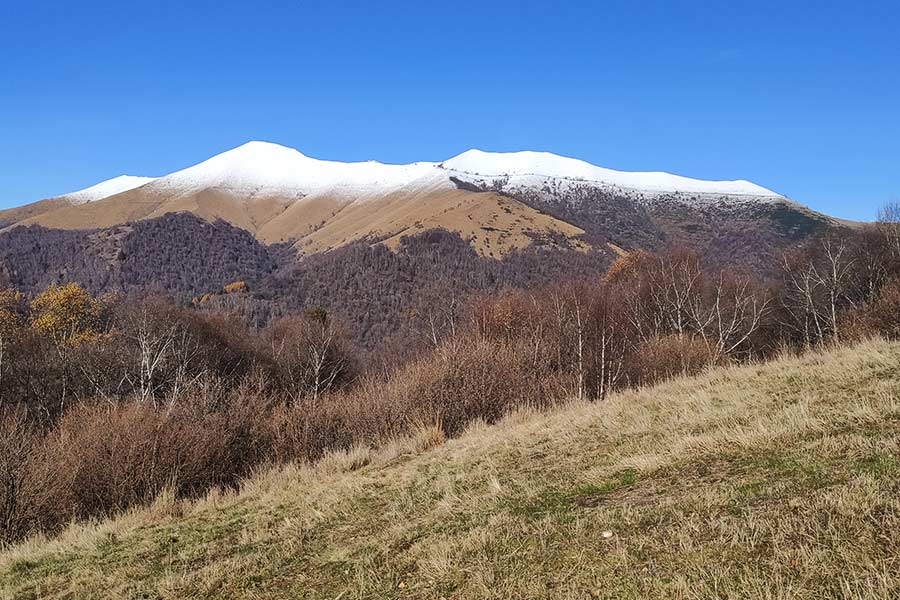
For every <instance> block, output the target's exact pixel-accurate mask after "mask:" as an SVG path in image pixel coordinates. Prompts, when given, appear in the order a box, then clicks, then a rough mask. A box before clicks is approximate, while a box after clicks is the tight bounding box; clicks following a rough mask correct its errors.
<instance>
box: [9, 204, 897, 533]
mask: <svg viewBox="0 0 900 600" xmlns="http://www.w3.org/2000/svg"><path fill="white" fill-rule="evenodd" d="M898 214H900V213H898V211H896V210H893V209H889V210H886V211H885V212H884V215H883V218H882V220H881V221H880V222H878V223H875V224H872V225H867V226H861V227H858V228H854V229H849V228H848V229H842V230H837V231H835V230H832V231H825V232H823V234H822V235H820V236H817V237H813V238H811V239H809V240H807V241H806V242H805V243H803V244H802V245H799V246H797V247H795V248H791V249H789V250H786V251H785V252H783V253H782V254H781V255H780V256H779V257H778V258H777V260H776V261H775V262H773V264H772V265H770V268H769V269H766V270H765V271H763V273H765V276H761V275H759V274H758V273H757V272H754V271H751V270H748V269H746V268H740V267H737V266H733V265H726V266H722V265H720V264H718V262H717V261H710V260H708V259H707V258H705V257H704V255H703V253H701V252H698V251H696V250H695V249H692V248H690V247H687V246H680V245H675V246H669V247H665V248H660V249H657V250H656V251H654V252H651V251H647V250H634V251H631V252H629V253H626V254H623V255H622V256H619V257H618V258H616V259H615V260H614V261H612V262H610V261H603V262H601V261H600V260H599V259H597V260H591V257H590V255H584V254H577V255H571V257H569V258H564V257H562V255H558V256H556V257H554V256H552V255H543V254H540V253H539V252H537V251H535V253H534V254H528V253H522V254H521V255H517V256H515V257H512V258H510V259H509V261H508V262H507V261H493V262H490V263H487V262H482V261H483V259H479V258H478V257H477V256H473V254H472V253H471V250H469V249H468V246H467V245H466V244H465V243H464V242H463V241H462V240H459V239H458V237H455V236H453V235H451V234H448V233H446V232H431V233H428V234H425V235H422V236H417V237H416V238H410V239H408V240H405V241H404V244H403V246H402V248H401V250H400V252H398V253H392V252H390V251H388V250H386V249H383V248H381V247H380V246H374V247H373V246H369V245H359V246H354V247H348V248H345V249H343V250H342V251H340V252H334V253H330V254H327V255H322V256H321V257H318V258H317V260H318V261H319V263H317V264H316V267H315V268H314V269H310V270H309V271H303V269H304V267H303V265H302V264H301V265H300V266H298V267H296V268H297V269H300V270H301V273H300V274H299V275H297V274H295V275H288V274H285V273H284V272H281V273H279V272H278V271H279V268H282V267H278V266H277V265H276V263H275V262H274V261H273V260H272V256H271V254H267V253H261V254H259V256H258V257H257V258H256V259H251V260H249V261H247V260H246V259H245V262H241V261H240V260H238V261H237V262H232V260H231V257H229V256H228V255H225V256H221V257H219V258H215V259H214V258H213V256H212V255H210V256H207V257H205V258H198V259H197V261H196V262H195V263H192V264H195V265H196V268H197V269H199V270H204V269H208V270H209V272H218V271H222V273H220V274H222V275H226V276H227V277H226V279H232V278H234V279H238V278H239V277H240V276H242V275H244V274H245V271H242V269H246V270H247V271H253V272H258V273H272V274H273V275H272V277H271V279H269V280H268V282H267V283H265V285H264V284H263V283H261V281H262V280H259V281H255V282H250V283H248V282H246V281H243V280H240V279H238V280H237V281H235V282H233V283H231V284H229V285H226V286H221V287H218V288H216V289H212V288H213V286H212V285H209V287H206V282H203V286H198V288H200V289H197V290H196V291H197V293H198V294H200V295H199V296H195V297H194V298H192V300H194V301H193V302H192V301H187V302H186V301H184V300H183V299H181V298H178V297H175V298H172V297H171V296H170V295H165V294H152V293H148V292H144V293H141V294H138V293H136V292H134V290H131V291H128V290H125V291H122V292H118V293H115V292H113V291H110V290H104V289H103V288H102V286H101V287H100V288H95V289H91V288H90V287H88V286H85V285H79V284H78V283H74V282H71V281H69V282H67V281H62V280H59V279H57V280H54V281H50V282H47V285H46V286H45V287H44V288H43V289H37V288H39V287H40V284H39V283H38V282H35V283H34V284H33V285H34V287H30V288H25V289H16V288H15V287H14V286H6V287H5V289H3V291H0V526H2V539H3V540H4V542H7V543H8V542H11V541H14V540H17V539H20V538H22V537H23V536H26V535H28V534H30V533H33V532H37V531H53V530H56V529H58V528H60V527H62V526H63V525H65V524H66V523H68V522H69V521H71V520H72V519H81V518H89V517H97V516H102V515H106V514H110V513H112V512H115V511H119V510H123V509H126V508H128V507H130V506H134V505H137V504H142V503H146V502H149V501H151V500H152V499H153V498H154V497H155V496H156V495H158V494H159V493H161V492H162V491H164V490H169V491H171V492H173V493H174V494H176V495H177V496H194V495H198V494H202V493H205V491H207V490H209V489H210V488H213V487H217V486H218V487H222V486H225V487H228V486H235V485H237V484H238V482H239V481H240V480H241V478H243V477H245V476H246V475H247V474H248V473H250V472H251V471H252V470H253V469H256V468H259V467H260V466H261V465H265V464H271V463H278V462H284V461H291V460H303V461H312V460H316V459H317V458H318V457H320V456H322V454H323V453H325V452H327V451H329V450H332V449H346V448H350V447H353V446H354V445H358V444H377V443H380V442H383V441H385V440H389V439H392V438H394V437H396V436H398V435H402V434H404V433H405V432H408V431H410V430H411V429H414V428H420V427H431V428H433V429H434V431H436V432H439V433H440V435H442V436H452V435H456V434H457V433H459V432H460V431H462V430H463V429H464V428H465V427H466V426H467V424H469V423H470V422H472V421H473V420H482V421H485V422H492V421H494V420H496V419H498V418H500V417H501V416H502V415H503V414H505V413H506V412H508V411H509V410H511V409H513V408H515V407H518V406H530V407H536V408H542V407H547V406H550V405H553V404H554V403H558V402H563V401H568V400H572V399H580V400H582V401H596V402H602V401H603V400H604V398H606V396H607V395H608V394H609V393H611V392H613V391H615V390H617V389H621V388H625V387H635V386H642V385H647V384H649V383H652V382H655V381H658V380H661V379H666V378H669V377H673V376H676V375H680V374H685V373H694V372H697V371H699V370H701V369H704V368H706V367H707V366H709V365H715V364H728V363H737V362H747V361H756V360H764V359H766V358H767V357H770V356H773V355H775V354H776V353H781V352H801V351H805V350H807V349H810V348H815V347H819V346H823V345H831V344H840V343H843V342H846V341H850V340H856V339H859V338H863V337H866V336H873V335H882V336H889V337H898V336H900V224H898V221H900V219H897V218H896V217H897V215H898ZM173 218H178V219H181V218H182V217H173ZM194 225H196V226H197V227H198V228H199V229H198V230H197V231H195V232H194V234H195V235H204V236H207V238H205V239H208V240H210V241H211V242H210V243H222V244H223V245H224V246H229V247H235V248H240V247H242V245H246V246H247V247H249V248H253V247H255V246H254V242H253V240H252V238H250V237H241V236H240V234H237V233H235V232H232V231H230V230H228V229H227V228H225V226H220V225H218V224H203V223H202V222H197V223H195V224H192V225H188V226H194ZM144 226H146V227H154V225H153V224H152V223H148V224H146V225H144ZM29 231H31V230H24V231H23V232H21V233H19V234H18V235H32V234H34V232H33V231H31V233H29ZM120 233H121V234H122V235H124V236H127V235H128V232H127V231H124V230H123V231H122V232H120ZM151 233H152V232H151ZM53 235H57V233H54V234H53ZM58 235H59V236H60V237H59V238H58V239H59V243H60V245H61V247H65V246H66V244H71V245H72V247H76V246H77V245H78V244H81V243H86V242H85V239H86V238H83V237H81V238H79V237H78V235H76V234H64V233H59V234H58ZM160 235H165V236H168V235H169V234H168V233H166V232H162V233H161V234H160ZM234 236H237V237H234ZM143 239H147V238H143ZM223 240H225V241H223ZM92 243H94V242H92ZM171 243H173V244H177V243H178V242H177V241H175V240H171ZM115 247H118V248H123V247H124V248H130V249H129V250H128V251H127V252H130V253H131V256H135V255H139V254H140V252H141V251H142V250H141V249H140V248H136V247H133V246H128V245H127V244H124V245H122V244H120V245H117V246H115ZM267 252H271V250H269V251H267ZM128 256H129V255H128V254H127V253H126V255H125V256H124V257H121V262H127V260H128ZM577 256H581V257H582V258H581V260H584V261H585V262H584V263H583V264H578V263H577V262H576V261H575V260H574V257H577ZM114 258H117V259H118V257H114ZM570 259H571V263H569V264H564V263H566V261H568V260H570ZM35 260H36V261H39V260H46V261H48V264H49V262H52V257H50V256H47V257H46V258H44V259H40V258H36V259H35ZM148 260H149V259H148ZM516 261H521V262H516ZM35 264H39V263H35ZM85 264H87V263H85ZM153 264H154V265H155V266H154V267H152V268H158V269H161V270H169V269H171V265H170V264H169V263H168V262H167V259H163V258H160V259H159V262H157V263H153ZM573 264H574V266H573ZM607 264H608V266H607ZM598 265H602V268H601V267H600V266H598ZM85 268H89V267H85ZM231 268H235V270H234V271H228V269H231ZM506 269H509V270H508V271H507V270H506ZM573 269H574V270H573ZM424 272H428V273H430V278H427V279H420V278H424V277H425V275H422V273H424ZM572 272H577V273H580V276H579V277H571V276H569V274H570V273H572ZM367 273H378V274H379V275H380V277H383V278H384V280H383V281H381V280H380V279H379V278H373V279H366V274H367ZM60 277H62V275H60ZM172 277H173V278H175V279H173V280H172V281H174V282H186V281H187V280H186V279H185V278H184V275H183V274H173V275H172ZM279 278H281V279H279ZM297 281H300V282H302V283H300V284H297V283H296V282H297ZM423 281H424V282H427V283H428V284H429V286H433V287H429V286H424V287H423V286H422V283H423ZM209 282H210V283H211V282H212V279H210V280H209ZM179 285H181V284H180V283H179ZM185 285H186V284H185ZM279 285H281V286H284V288H283V289H284V290H286V291H282V288H279ZM294 285H296V286H297V287H292V286H294ZM267 286H268V287H267ZM381 286H383V287H381ZM441 286H443V287H441ZM203 289H206V291H207V294H206V295H204V294H202V292H203ZM99 290H102V291H99ZM185 291H188V289H187V288H186V289H185ZM190 291H193V290H190ZM470 291H471V292H472V293H471V294H468V293H467V292H470ZM210 292H215V293H214V294H213V293H210ZM416 294H421V295H422V299H421V301H416V302H410V301H409V299H408V297H410V296H416ZM294 295H296V300H295V301H294V303H293V304H288V303H283V304H279V306H278V309H277V311H275V310H272V311H270V314H269V315H268V316H267V318H265V319H251V318H247V317H248V311H249V313H254V314H256V315H257V316H258V314H259V311H260V310H261V309H260V308H259V306H260V305H261V304H263V303H267V302H268V303H274V300H273V298H280V297H285V296H294ZM310 298H314V299H315V301H313V300H310ZM322 298H327V299H328V301H327V302H321V301H320V299H322ZM410 307H412V308H414V309H415V310H416V312H415V314H410V315H409V318H408V319H407V325H406V327H407V330H406V331H407V333H406V334H404V335H405V336H406V337H404V336H403V335H400V336H399V337H396V338H395V339H394V343H393V344H389V343H385V344H383V345H379V344H374V345H373V344H367V343H364V342H361V341H360V340H361V339H362V340H366V339H367V338H366V336H367V335H368V336H371V337H382V336H383V337H384V338H386V339H390V338H391V337H392V335H399V333H401V332H399V330H400V329H401V325H400V323H401V321H400V320H399V317H398V320H397V321H389V320H386V321H384V322H385V323H387V324H386V325H378V326H376V325H372V324H370V325H368V326H366V325H360V323H363V324H365V323H381V321H379V320H378V319H374V320H372V321H366V319H365V318H362V317H360V318H359V319H357V320H351V319H348V318H347V317H346V315H347V314H352V313H354V312H356V313H357V314H363V313H362V311H364V310H368V311H371V312H377V311H384V313H385V314H394V315H400V314H404V311H408V310H410ZM382 316H383V315H382ZM360 327H368V329H364V331H362V333H361V331H360V329H359V328H360ZM392 329H396V330H398V331H392Z"/></svg>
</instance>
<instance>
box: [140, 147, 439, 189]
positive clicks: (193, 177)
mask: <svg viewBox="0 0 900 600" xmlns="http://www.w3.org/2000/svg"><path fill="white" fill-rule="evenodd" d="M438 176H439V172H438V170H437V168H436V165H435V163H424V162H423V163H412V164H408V165H390V164H383V163H379V162H376V161H367V162H358V163H347V162H338V161H328V160H319V159H315V158H310V157H308V156H306V155H304V154H303V153H301V152H299V151H298V150H294V149H293V148H288V147H286V146H280V145H278V144H272V143H268V142H248V143H246V144H244V145H242V146H238V147H237V148H234V149H232V150H229V151H227V152H223V153H222V154H218V155H216V156H214V157H212V158H210V159H208V160H205V161H203V162H201V163H199V164H197V165H194V166H192V167H188V168H187V169H184V170H181V171H176V172H175V173H172V174H170V175H167V176H165V177H162V178H160V179H159V180H158V181H157V183H156V187H159V188H169V189H173V190H179V191H192V190H198V189H208V188H220V189H226V190H229V191H232V192H238V193H247V194H261V193H262V194H287V195H297V194H301V195H307V194H311V193H315V192H322V191H326V190H329V191H335V192H343V193H347V194H355V195H357V196H366V195H370V194H385V193H389V192H391V191H393V190H396V189H401V188H403V187H405V186H408V185H410V184H411V183H413V182H414V181H417V180H421V179H427V178H429V177H431V178H435V177H438Z"/></svg>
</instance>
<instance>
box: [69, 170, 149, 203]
mask: <svg viewBox="0 0 900 600" xmlns="http://www.w3.org/2000/svg"><path fill="white" fill-rule="evenodd" d="M155 179H156V178H155V177H136V176H134V175H120V176H118V177H113V178H112V179H107V180H106V181H101V182H100V183H98V184H96V185H92V186H91V187H87V188H84V189H83V190H78V191H77V192H71V193H68V194H65V195H63V196H59V197H60V198H65V199H66V200H68V201H69V202H71V203H72V204H86V203H88V202H95V201H97V200H101V199H103V198H107V197H109V196H115V195H116V194H121V193H122V192H127V191H128V190H133V189H134V188H138V187H141V186H142V185H146V184H148V183H150V182H151V181H154V180H155Z"/></svg>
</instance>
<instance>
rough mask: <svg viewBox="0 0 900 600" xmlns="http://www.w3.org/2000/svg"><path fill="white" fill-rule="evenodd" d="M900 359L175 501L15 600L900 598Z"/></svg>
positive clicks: (573, 416)
mask: <svg viewBox="0 0 900 600" xmlns="http://www.w3.org/2000/svg"><path fill="white" fill-rule="evenodd" d="M898 397H900V345H898V344H891V343H888V342H883V341H870V342H866V343H863V344H861V345H858V346H855V347H852V348H845V349H839V350H835V351H831V352H825V353H812V354H808V355H805V356H803V357H800V358H793V357H790V358H783V359H779V360H777V361H774V362H771V363H768V364H765V365H758V366H746V367H739V368H727V369H717V370H714V371H710V372H709V373H707V374H705V375H702V376H699V377H695V378H689V379H688V378H685V379H679V380H676V381H672V382H669V383H666V384H663V385H660V386H657V387H654V388H649V389H646V390H640V391H634V392H625V393H621V394H617V395H615V396H613V397H611V398H610V399H609V400H607V401H606V402H604V403H597V404H572V405H568V406H566V407H563V408H561V409H557V410H555V411H553V412H551V413H546V414H535V413H528V412H521V413H518V414H515V415H512V416H510V417H509V418H507V419H506V420H505V421H503V422H502V423H500V424H498V425H495V426H484V425H479V426H475V427H471V428H470V429H469V430H468V431H467V432H466V433H465V434H464V435H463V436H462V437H460V438H457V439H453V440H447V441H445V440H443V437H442V435H441V434H440V432H439V431H435V430H433V429H429V428H423V429H422V430H421V431H420V432H419V434H418V435H417V436H416V437H414V438H411V439H408V440H402V441H397V442H395V443H393V444H391V445H389V446H387V447H384V448H380V449H377V450H368V449H358V450H354V451H351V452H348V453H343V454H336V455H332V456H329V457H328V458H327V459H326V460H324V461H323V462H322V463H321V464H319V465H316V466H314V467H309V466H291V467H286V468H282V469H278V470H273V471H269V472H266V473H262V474H260V475H258V476H256V477H254V478H253V479H251V480H249V481H248V482H247V483H246V485H244V487H243V488H242V489H241V490H240V492H236V493H212V494H210V495H208V496H207V497H206V498H203V499H201V500H197V501H192V502H187V501H185V502H180V501H173V500H172V499H170V498H166V497H161V498H159V499H157V501H156V502H155V503H154V505H153V506H152V507H151V508H148V509H143V510H137V511H134V512H131V513H128V514H125V515H122V516H120V517H118V518H116V519H113V520H110V521H106V522H102V523H93V524H81V525H73V526H72V527H70V528H69V529H68V530H67V531H66V532H64V534H63V535H61V536H59V537H58V538H55V539H52V540H43V539H33V540H29V541H28V542H26V543H24V544H21V545H19V546H16V547H13V548H10V549H8V550H6V551H5V552H3V553H2V554H0V590H2V592H0V594H2V597H4V598H166V599H168V598H266V599H268V598H342V599H351V598H448V599H449V598H596V597H600V598H668V597H672V598H828V597H833V598H896V597H898V596H900V400H898Z"/></svg>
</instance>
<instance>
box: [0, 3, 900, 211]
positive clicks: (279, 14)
mask: <svg viewBox="0 0 900 600" xmlns="http://www.w3.org/2000/svg"><path fill="white" fill-rule="evenodd" d="M788 4H789V5H790V6H786V5H788ZM898 35H900V3H898V2H896V1H884V2H864V1H863V2H842V3H839V2H827V1H818V2H764V1H754V2H743V1H728V2H725V1H721V2H677V1H669V2H653V1H641V2H634V1H622V2H618V1H610V2H600V1H597V2H588V1H582V2H560V3H556V2H547V1H542V2H532V1H522V2H501V1H497V2H491V1H483V2H469V1H468V0H463V1H455V2H446V1H445V2H440V3H438V2H428V1H420V2H413V1H410V2H394V1H389V0H388V1H379V2H348V1H341V0H331V1H320V2H303V1H290V2H289V1H284V2H271V1H266V0H257V1H256V2H249V1H245V2H230V1H227V0H220V1H217V2H205V1H195V2H190V1H183V2H182V1H179V2H169V1H166V0H162V1H158V0H157V1H153V2H144V1H122V0H118V1H114V2H113V1H110V2H95V1H90V0H81V1H78V2H74V1H73V2H41V1H37V0H17V1H11V0H0V207H5V206H12V205H17V204H22V203H25V202H28V201H32V200H35V199H38V198H41V197H46V196H51V195H54V194H59V193H63V192H67V191H72V190H75V189H78V188H81V187H85V186H87V185H91V184H93V183H95V182H97V181H99V180H102V179H107V178H109V177H112V176H115V175H119V174H123V173H127V174H132V175H160V174H165V173H167V172H170V171H173V170H176V169H179V168H183V167H186V166H188V165H190V164H194V163H196V162H199V161H201V160H203V159H205V158H208V157H209V156H212V155H213V154H216V153H218V152H221V151H224V150H226V149H228V148H230V147H233V146H236V145H239V144H241V143H243V142H245V141H247V140H251V139H261V140H268V141H273V142H278V143H282V144H285V145H289V146H293V147H295V148H298V149H299V150H301V151H303V152H304V153H306V154H309V155H311V156H315V157H318V158H329V159H337V160H363V159H377V160H381V161H386V162H408V161H414V160H440V159H443V158H448V157H450V156H452V155H454V154H457V153H459V152H461V151H463V150H466V149H468V148H470V147H477V148H481V149H485V150H520V149H534V150H547V151H551V152H556V153H559V154H564V155H569V156H575V157H578V158H582V159H585V160H588V161H590V162H593V163H595V164H599V165H602V166H606V167H610V168H616V169H626V170H665V171H671V172H674V173H678V174H682V175H688V176H693V177H700V178H705V179H735V178H744V179H750V180H753V181H755V182H757V183H759V184H761V185H764V186H766V187H769V188H772V189H775V190H777V191H779V192H781V193H784V194H786V195H788V196H790V197H792V198H794V199H796V200H798V201H800V202H802V203H804V204H808V205H810V206H812V207H813V208H816V209H818V210H822V211H825V212H828V213H831V214H835V215H838V216H841V217H847V218H855V219H870V218H872V217H873V216H874V214H875V212H876V209H877V207H878V206H879V205H880V204H881V203H883V202H885V201H887V200H892V199H897V198H900V41H898Z"/></svg>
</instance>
